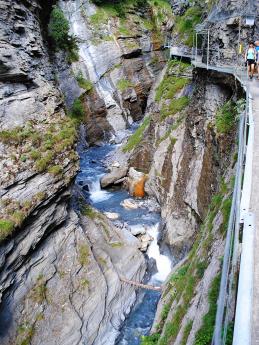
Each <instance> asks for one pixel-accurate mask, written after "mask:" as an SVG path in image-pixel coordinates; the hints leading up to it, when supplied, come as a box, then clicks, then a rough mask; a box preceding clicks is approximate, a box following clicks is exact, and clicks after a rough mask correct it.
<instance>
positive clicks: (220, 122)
mask: <svg viewBox="0 0 259 345" xmlns="http://www.w3.org/2000/svg"><path fill="white" fill-rule="evenodd" d="M236 116H237V113H236V109H235V105H234V103H233V102H231V101H228V102H226V103H225V104H224V105H223V106H222V107H221V108H220V109H219V110H218V111H217V114H216V129H217V132H218V133H219V134H229V133H230V132H231V131H232V130H233V129H234V128H235V124H236Z"/></svg>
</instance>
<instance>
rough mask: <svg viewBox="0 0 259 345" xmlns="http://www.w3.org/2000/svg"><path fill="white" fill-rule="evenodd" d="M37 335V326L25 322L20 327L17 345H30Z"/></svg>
mask: <svg viewBox="0 0 259 345" xmlns="http://www.w3.org/2000/svg"><path fill="white" fill-rule="evenodd" d="M34 333H35V324H33V325H31V324H30V323H29V322H24V323H22V324H21V325H20V326H19V327H18V337H17V339H16V342H15V345H30V344H31V341H32V338H33V336H34Z"/></svg>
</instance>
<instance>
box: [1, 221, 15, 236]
mask: <svg viewBox="0 0 259 345" xmlns="http://www.w3.org/2000/svg"><path fill="white" fill-rule="evenodd" d="M14 227H15V224H14V222H13V221H12V220H9V219H0V241H2V240H4V239H6V237H7V236H9V235H10V234H11V233H12V232H13V230H14Z"/></svg>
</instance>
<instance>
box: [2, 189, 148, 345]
mask: <svg viewBox="0 0 259 345" xmlns="http://www.w3.org/2000/svg"><path fill="white" fill-rule="evenodd" d="M67 197H68V195H62V196H59V199H58V200H57V201H56V202H57V203H58V204H54V203H53V204H52V205H51V206H49V207H48V208H47V209H46V208H45V209H42V210H41V211H39V213H38V214H37V215H35V218H36V219H35V221H34V222H32V221H30V223H31V225H30V224H28V225H27V226H25V228H24V229H23V231H22V233H21V234H19V236H16V238H15V239H14V240H12V241H11V242H9V243H8V246H5V247H2V248H1V252H2V253H1V257H2V261H1V265H2V269H3V271H2V274H1V286H2V294H3V295H2V302H1V309H0V317H1V320H2V321H1V344H21V343H23V342H28V343H30V344H84V343H87V344H113V343H114V340H115V338H116V336H117V334H118V329H119V326H120V324H121V321H122V320H123V319H124V314H125V313H126V312H128V311H129V308H130V307H131V305H132V303H133V302H134V299H135V292H134V289H133V288H132V287H131V286H127V285H123V286H122V283H121V282H120V276H123V277H125V276H126V277H127V278H128V279H134V280H135V279H136V280H138V279H141V278H142V277H143V274H144V272H145V262H144V258H143V256H142V254H140V252H139V251H138V250H137V247H138V241H137V240H136V239H135V238H134V237H133V236H132V235H130V234H129V233H127V232H125V233H123V232H122V231H121V230H120V231H118V230H116V228H114V227H112V226H111V224H110V223H109V222H108V221H107V219H106V218H105V217H104V216H102V215H100V214H98V213H93V212H95V211H92V213H91V217H82V218H81V220H80V219H79V218H78V216H77V215H76V214H75V213H74V212H73V211H69V210H68V207H67ZM93 214H94V219H93ZM46 330H47V332H46Z"/></svg>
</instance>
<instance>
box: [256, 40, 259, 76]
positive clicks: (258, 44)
mask: <svg viewBox="0 0 259 345" xmlns="http://www.w3.org/2000/svg"><path fill="white" fill-rule="evenodd" d="M255 51H256V59H255V61H256V66H255V68H256V70H257V79H259V41H255Z"/></svg>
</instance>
